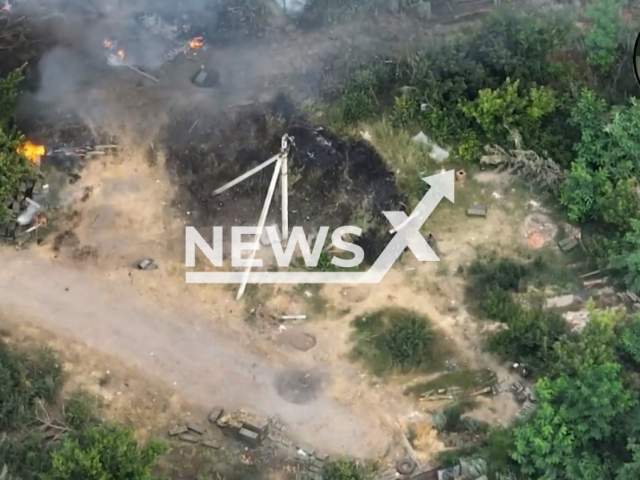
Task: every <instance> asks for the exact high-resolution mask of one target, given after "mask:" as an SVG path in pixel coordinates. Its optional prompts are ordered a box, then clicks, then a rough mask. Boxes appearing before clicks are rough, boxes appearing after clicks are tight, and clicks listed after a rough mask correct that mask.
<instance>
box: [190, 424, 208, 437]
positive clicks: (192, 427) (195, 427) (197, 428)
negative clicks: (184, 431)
mask: <svg viewBox="0 0 640 480" xmlns="http://www.w3.org/2000/svg"><path fill="white" fill-rule="evenodd" d="M187 428H188V429H189V430H191V431H192V432H196V433H197V434H198V435H202V434H203V433H204V431H205V428H204V427H202V426H201V425H198V424H195V423H187Z"/></svg>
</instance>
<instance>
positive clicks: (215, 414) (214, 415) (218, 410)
mask: <svg viewBox="0 0 640 480" xmlns="http://www.w3.org/2000/svg"><path fill="white" fill-rule="evenodd" d="M223 413H224V409H223V408H222V407H215V408H214V409H213V410H212V411H211V413H210V414H209V421H210V422H211V423H216V422H217V421H218V419H219V418H220V417H221V416H222V414H223Z"/></svg>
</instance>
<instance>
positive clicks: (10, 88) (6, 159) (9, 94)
mask: <svg viewBox="0 0 640 480" xmlns="http://www.w3.org/2000/svg"><path fill="white" fill-rule="evenodd" d="M22 73H23V68H20V69H18V70H15V71H14V72H12V73H11V74H10V75H9V76H7V77H6V78H4V79H0V223H2V222H3V221H4V220H5V219H6V218H8V216H9V210H8V209H7V206H6V203H7V202H8V201H9V199H11V198H12V197H13V196H14V195H15V194H16V192H17V191H18V188H19V186H20V182H21V181H22V180H24V179H25V178H26V177H28V176H30V175H32V174H33V166H32V165H31V162H29V160H27V159H26V158H25V157H24V156H23V155H19V154H18V153H17V150H18V146H19V145H20V143H21V142H22V141H23V137H22V136H21V135H20V134H19V133H18V132H16V131H15V129H14V128H13V127H12V126H11V122H10V120H11V117H12V115H13V109H14V107H15V104H16V101H17V99H18V85H19V84H20V82H21V81H22V78H23V76H22ZM0 422H2V420H0Z"/></svg>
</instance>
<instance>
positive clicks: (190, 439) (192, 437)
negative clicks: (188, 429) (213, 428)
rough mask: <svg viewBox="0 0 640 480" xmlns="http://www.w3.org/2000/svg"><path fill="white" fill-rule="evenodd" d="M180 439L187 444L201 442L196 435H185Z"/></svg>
mask: <svg viewBox="0 0 640 480" xmlns="http://www.w3.org/2000/svg"><path fill="white" fill-rule="evenodd" d="M178 438H179V439H180V440H182V441H183V442H187V443H198V442H199V441H200V439H199V438H198V437H197V436H196V435H192V434H190V433H183V434H182V435H180V436H179V437H178Z"/></svg>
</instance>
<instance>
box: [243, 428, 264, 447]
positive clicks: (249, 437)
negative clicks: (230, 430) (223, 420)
mask: <svg viewBox="0 0 640 480" xmlns="http://www.w3.org/2000/svg"><path fill="white" fill-rule="evenodd" d="M238 437H239V438H240V440H242V441H243V442H245V443H247V444H249V445H251V446H252V447H257V446H258V445H260V442H261V439H260V436H259V435H258V434H257V433H256V432H253V431H251V430H248V429H246V428H241V429H240V431H239V432H238Z"/></svg>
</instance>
